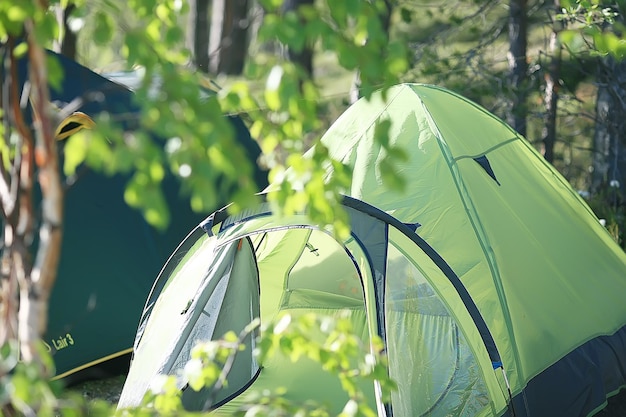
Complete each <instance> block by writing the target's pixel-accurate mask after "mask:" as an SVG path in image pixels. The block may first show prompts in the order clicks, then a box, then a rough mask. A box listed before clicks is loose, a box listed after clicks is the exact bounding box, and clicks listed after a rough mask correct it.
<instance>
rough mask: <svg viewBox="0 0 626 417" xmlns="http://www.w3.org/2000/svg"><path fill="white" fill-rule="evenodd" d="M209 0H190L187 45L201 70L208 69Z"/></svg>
mask: <svg viewBox="0 0 626 417" xmlns="http://www.w3.org/2000/svg"><path fill="white" fill-rule="evenodd" d="M210 4H211V2H210V0H190V2H189V8H190V10H189V16H188V23H189V26H188V28H187V45H188V47H189V50H190V51H192V53H193V62H194V64H195V65H196V67H197V68H198V69H199V70H200V71H202V72H205V73H206V72H208V71H209V6H210Z"/></svg>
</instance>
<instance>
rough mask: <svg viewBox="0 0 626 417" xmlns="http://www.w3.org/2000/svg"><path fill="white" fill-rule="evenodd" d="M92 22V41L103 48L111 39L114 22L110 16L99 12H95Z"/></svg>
mask: <svg viewBox="0 0 626 417" xmlns="http://www.w3.org/2000/svg"><path fill="white" fill-rule="evenodd" d="M94 21H95V27H94V30H93V35H92V36H93V41H94V42H95V43H96V44H97V45H102V46H105V45H107V44H108V43H109V42H110V41H111V39H112V38H113V32H114V27H115V22H114V21H113V18H112V17H111V15H110V14H108V13H105V12H103V11H100V10H99V11H97V12H96V14H95V18H94Z"/></svg>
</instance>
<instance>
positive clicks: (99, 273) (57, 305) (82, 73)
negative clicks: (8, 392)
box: [19, 52, 267, 378]
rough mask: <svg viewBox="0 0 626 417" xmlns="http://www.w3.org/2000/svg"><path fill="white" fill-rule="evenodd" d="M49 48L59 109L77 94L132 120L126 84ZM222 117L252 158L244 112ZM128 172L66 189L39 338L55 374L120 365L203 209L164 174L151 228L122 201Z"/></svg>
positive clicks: (67, 128)
mask: <svg viewBox="0 0 626 417" xmlns="http://www.w3.org/2000/svg"><path fill="white" fill-rule="evenodd" d="M50 54H51V55H53V56H54V57H55V58H56V59H57V62H58V63H59V64H60V65H61V67H62V69H63V73H64V77H63V81H62V84H61V88H58V89H51V90H50V93H51V101H52V102H53V104H55V105H56V106H57V107H59V108H60V109H61V110H62V109H63V108H65V107H66V106H68V104H69V103H71V102H72V101H73V100H74V99H76V98H80V99H81V104H80V106H79V108H77V109H76V110H77V111H79V112H81V113H84V114H85V115H87V116H89V118H91V119H96V118H97V116H98V115H99V114H100V113H103V112H107V113H109V114H111V115H112V119H116V117H115V116H124V117H120V119H124V120H125V121H124V123H125V125H124V126H123V127H124V128H126V129H132V128H133V127H134V126H133V123H136V121H137V119H138V115H139V107H138V105H137V104H136V103H135V100H134V93H133V91H132V90H131V89H130V88H128V87H127V86H125V85H122V84H120V83H118V82H114V81H112V80H111V78H107V77H106V76H102V75H99V74H97V73H95V72H93V71H91V70H89V69H87V68H85V67H84V66H82V65H79V64H78V63H76V62H74V61H72V60H70V59H67V58H65V57H63V56H60V55H57V54H54V53H52V52H50ZM27 70H28V62H27V60H22V61H21V62H20V71H19V73H20V78H21V79H20V80H19V82H20V85H21V86H23V84H24V80H25V78H26V74H27ZM116 79H119V77H117V78H116ZM20 91H21V89H20ZM225 117H228V118H229V120H230V121H231V122H232V125H233V127H234V128H235V131H236V138H237V140H238V142H239V144H241V145H243V147H244V148H245V150H246V152H247V154H248V156H249V157H250V160H251V161H256V159H257V157H258V155H259V154H260V149H259V147H258V145H257V143H256V142H255V141H254V140H253V139H252V138H251V137H250V134H249V131H248V129H247V128H246V126H245V125H244V123H243V122H242V120H241V119H240V118H238V117H230V116H225ZM77 127H79V126H78V125H77V124H76V123H75V122H69V121H68V122H67V123H66V124H65V125H64V127H63V129H62V131H63V132H64V134H65V135H67V134H70V133H71V131H72V130H73V129H75V128H77ZM155 139H156V138H155ZM255 166H256V164H255ZM255 178H256V180H257V183H258V186H259V190H261V189H262V188H263V187H264V186H265V185H266V181H267V179H266V178H267V176H266V174H265V173H264V172H263V171H262V170H260V169H258V168H257V171H256V173H255ZM128 179H129V176H127V175H115V176H112V177H109V176H105V175H103V174H100V173H96V172H93V171H89V170H83V172H82V173H81V175H80V177H79V179H78V181H76V182H75V183H74V184H72V185H71V187H69V188H68V190H67V193H66V200H65V201H66V203H65V224H64V226H65V227H64V240H63V247H62V254H61V262H60V266H59V271H58V277H57V281H56V284H55V287H54V289H53V292H52V295H51V300H50V307H49V323H48V329H47V332H46V335H45V339H44V341H45V342H46V344H47V346H48V347H49V348H50V351H51V353H52V354H53V358H54V361H55V364H56V375H57V378H63V377H66V376H69V375H73V376H74V377H76V376H77V375H81V376H85V373H88V372H89V371H95V370H103V369H106V367H107V365H110V364H113V363H116V364H120V363H121V365H122V370H124V368H123V367H124V366H127V363H128V358H129V355H130V352H131V347H132V343H133V339H134V336H135V330H136V328H137V323H138V320H139V317H140V315H141V311H142V308H143V306H144V302H145V300H146V297H147V294H148V293H149V291H150V288H151V286H152V283H153V281H154V279H155V277H156V276H157V274H158V272H159V269H160V268H161V266H162V265H163V264H164V263H165V261H166V260H167V258H168V256H169V255H170V254H171V252H172V251H173V250H174V249H175V248H176V245H177V244H178V243H179V242H180V241H181V239H182V238H183V237H185V235H186V234H187V233H188V232H189V231H190V230H192V229H193V228H194V227H195V226H197V224H198V223H199V222H200V221H201V220H203V219H204V217H205V216H206V214H207V213H194V212H193V211H192V210H191V208H190V206H189V202H188V201H187V200H186V199H184V198H183V197H182V196H181V194H180V189H179V188H180V187H179V185H178V182H177V181H175V180H174V179H173V178H167V179H166V181H165V185H164V190H165V193H166V197H167V200H168V203H169V204H170V210H171V212H172V216H171V218H172V221H171V222H170V225H169V227H168V228H167V230H165V231H163V232H160V231H157V230H156V229H154V228H153V227H151V226H150V225H149V224H148V223H147V222H146V221H145V220H144V219H143V217H142V216H141V214H140V213H139V212H138V211H136V210H134V209H131V208H130V207H129V206H128V205H127V204H126V203H125V202H124V199H123V193H124V188H125V185H126V183H127V181H128ZM225 197H226V196H225ZM224 203H225V202H224ZM216 208H217V207H216ZM114 359H116V360H114ZM81 370H85V371H84V372H79V371H81Z"/></svg>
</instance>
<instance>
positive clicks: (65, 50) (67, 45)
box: [57, 3, 78, 60]
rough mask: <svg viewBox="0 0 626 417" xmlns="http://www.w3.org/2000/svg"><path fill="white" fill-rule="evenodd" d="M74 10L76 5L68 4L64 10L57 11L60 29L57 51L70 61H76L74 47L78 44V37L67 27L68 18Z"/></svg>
mask: <svg viewBox="0 0 626 417" xmlns="http://www.w3.org/2000/svg"><path fill="white" fill-rule="evenodd" d="M74 9H76V5H75V4H74V3H69V4H68V5H67V7H66V8H65V9H63V10H60V11H59V16H58V17H59V26H61V27H62V31H61V34H62V37H61V41H60V46H59V48H58V49H57V51H58V52H60V53H61V54H62V55H64V56H66V57H68V58H70V59H72V60H76V47H77V44H78V37H77V36H76V33H74V32H73V31H72V30H71V29H70V26H69V18H70V15H71V14H72V12H73V11H74Z"/></svg>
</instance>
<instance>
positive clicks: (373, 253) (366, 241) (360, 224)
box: [348, 208, 388, 340]
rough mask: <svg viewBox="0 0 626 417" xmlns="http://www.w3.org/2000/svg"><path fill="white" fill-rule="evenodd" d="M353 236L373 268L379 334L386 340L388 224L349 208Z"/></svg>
mask: <svg viewBox="0 0 626 417" xmlns="http://www.w3.org/2000/svg"><path fill="white" fill-rule="evenodd" d="M348 213H349V214H350V221H351V229H352V236H353V237H354V239H355V240H356V241H357V242H358V243H359V246H360V247H361V248H362V249H363V253H364V254H365V256H367V261H368V263H369V264H370V266H371V268H372V271H371V272H372V277H373V279H374V302H375V304H376V313H377V314H376V315H377V321H378V334H379V336H380V337H382V338H383V340H386V336H387V333H386V331H385V308H384V307H385V266H386V265H387V241H388V239H387V234H388V229H387V224H386V223H384V222H382V221H381V220H380V219H378V218H376V217H372V216H369V215H368V214H367V213H364V212H362V211H359V210H355V209H354V208H349V210H348Z"/></svg>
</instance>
